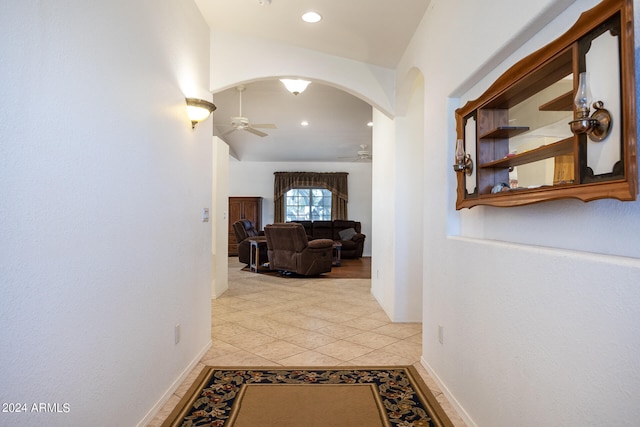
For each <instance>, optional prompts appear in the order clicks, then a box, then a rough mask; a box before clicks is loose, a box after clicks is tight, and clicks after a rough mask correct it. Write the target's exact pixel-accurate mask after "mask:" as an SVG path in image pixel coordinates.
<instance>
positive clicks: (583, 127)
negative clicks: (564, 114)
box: [569, 101, 613, 142]
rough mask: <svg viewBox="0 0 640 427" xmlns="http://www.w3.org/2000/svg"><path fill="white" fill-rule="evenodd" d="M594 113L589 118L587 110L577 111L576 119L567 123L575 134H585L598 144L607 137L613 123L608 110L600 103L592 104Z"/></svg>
mask: <svg viewBox="0 0 640 427" xmlns="http://www.w3.org/2000/svg"><path fill="white" fill-rule="evenodd" d="M593 108H594V109H595V111H594V112H593V114H591V117H589V109H588V108H585V109H584V110H581V111H579V113H578V118H577V119H575V120H572V121H570V122H569V126H571V131H572V132H573V133H574V134H576V135H579V134H582V133H586V134H587V136H588V137H589V139H590V140H591V141H594V142H600V141H602V140H604V139H605V138H606V137H607V136H609V132H610V131H611V123H612V121H613V119H612V117H611V113H610V112H609V110H607V109H606V108H604V103H603V102H602V101H597V102H594V103H593ZM585 110H586V111H585Z"/></svg>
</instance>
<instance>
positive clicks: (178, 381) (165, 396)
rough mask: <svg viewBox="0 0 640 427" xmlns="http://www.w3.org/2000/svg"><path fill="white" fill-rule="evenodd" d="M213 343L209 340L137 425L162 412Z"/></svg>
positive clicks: (149, 420) (150, 419)
mask: <svg viewBox="0 0 640 427" xmlns="http://www.w3.org/2000/svg"><path fill="white" fill-rule="evenodd" d="M211 345H212V342H211V341H209V342H208V343H207V345H205V346H204V348H203V349H202V350H201V351H200V352H199V353H198V354H197V355H196V357H195V358H194V359H193V360H192V361H191V363H189V365H188V366H187V367H186V368H185V369H184V370H183V371H182V373H181V374H180V376H178V378H176V380H175V381H174V382H173V384H171V387H169V389H168V390H167V391H166V392H165V393H164V394H163V395H162V397H161V398H160V400H158V402H157V403H156V404H155V405H153V407H152V408H151V409H150V410H149V412H147V415H145V416H144V418H143V419H142V420H140V422H139V423H138V424H137V427H145V426H147V425H148V424H149V423H150V422H151V421H152V420H153V419H154V418H155V417H156V415H158V412H160V409H162V407H163V406H164V404H165V403H167V401H168V400H169V398H171V396H172V395H173V393H175V391H176V390H177V389H178V387H180V385H181V384H182V383H183V382H184V380H185V379H186V378H187V376H188V375H189V373H191V371H192V370H193V369H194V368H195V367H196V365H198V363H199V362H200V360H201V359H202V358H203V357H204V355H205V353H206V352H207V351H209V349H210V348H211Z"/></svg>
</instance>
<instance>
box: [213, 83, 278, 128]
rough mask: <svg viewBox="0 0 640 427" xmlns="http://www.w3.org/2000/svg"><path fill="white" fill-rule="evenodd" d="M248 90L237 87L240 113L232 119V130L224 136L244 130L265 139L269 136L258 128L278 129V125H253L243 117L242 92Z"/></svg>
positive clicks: (242, 86)
mask: <svg viewBox="0 0 640 427" xmlns="http://www.w3.org/2000/svg"><path fill="white" fill-rule="evenodd" d="M246 89H247V87H246V86H244V85H240V86H237V87H236V90H237V91H238V97H239V107H240V108H239V113H238V115H237V116H235V117H231V129H230V130H228V131H226V132H224V133H223V134H222V136H225V135H228V134H230V133H231V132H235V131H237V130H244V131H247V132H249V133H252V134H254V135H257V136H260V137H265V136H267V135H268V134H267V133H265V132H262V131H260V130H258V129H256V128H266V129H276V125H274V124H273V123H264V124H251V122H249V119H248V118H247V117H244V116H243V115H242V92H244V91H245V90H246Z"/></svg>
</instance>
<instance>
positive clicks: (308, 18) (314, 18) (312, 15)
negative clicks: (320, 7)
mask: <svg viewBox="0 0 640 427" xmlns="http://www.w3.org/2000/svg"><path fill="white" fill-rule="evenodd" d="M302 20H303V21H304V22H308V23H310V24H315V23H316V22H320V21H321V20H322V16H321V15H320V14H319V13H318V12H313V11H310V12H307V13H305V14H304V15H302Z"/></svg>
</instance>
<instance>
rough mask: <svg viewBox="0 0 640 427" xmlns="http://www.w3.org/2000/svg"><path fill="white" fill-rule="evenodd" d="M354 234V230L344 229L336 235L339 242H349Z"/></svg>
mask: <svg viewBox="0 0 640 427" xmlns="http://www.w3.org/2000/svg"><path fill="white" fill-rule="evenodd" d="M356 234H358V233H356V230H355V229H353V228H346V229H344V230H342V231H340V232H338V235H339V236H340V240H351V239H353V236H355V235H356Z"/></svg>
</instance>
